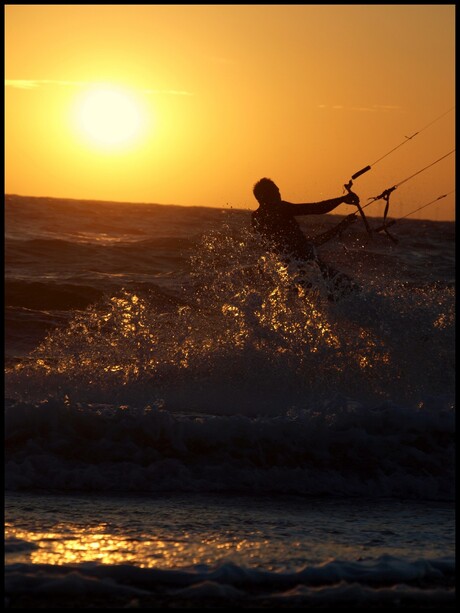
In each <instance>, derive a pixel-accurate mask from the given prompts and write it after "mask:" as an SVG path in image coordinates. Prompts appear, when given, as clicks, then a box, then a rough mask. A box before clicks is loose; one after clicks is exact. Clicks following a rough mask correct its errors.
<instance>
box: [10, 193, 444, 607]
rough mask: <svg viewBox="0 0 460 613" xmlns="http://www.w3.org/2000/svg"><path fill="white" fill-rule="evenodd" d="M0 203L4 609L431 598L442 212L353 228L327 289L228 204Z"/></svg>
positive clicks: (332, 260) (322, 222)
mask: <svg viewBox="0 0 460 613" xmlns="http://www.w3.org/2000/svg"><path fill="white" fill-rule="evenodd" d="M5 220H6V245H5V256H6V262H5V275H6V282H5V299H6V326H5V331H6V374H5V383H6V398H5V424H6V425H5V429H6V473H5V481H6V499H5V500H6V502H5V520H6V537H5V538H6V540H5V548H6V594H7V605H8V606H15V605H16V606H17V605H18V603H19V606H21V603H24V602H27V603H28V604H30V603H31V602H32V603H36V602H37V601H38V600H40V599H42V600H43V599H45V600H46V599H48V600H46V602H50V599H51V600H52V599H56V598H57V599H61V601H62V599H64V601H65V600H66V599H67V601H69V600H72V599H80V601H79V602H80V603H81V602H84V603H85V604H84V605H82V606H88V602H90V603H91V602H93V605H92V606H94V602H95V601H97V603H98V605H97V606H104V605H103V604H101V602H106V603H108V604H106V605H105V606H110V603H111V604H112V605H114V599H115V598H119V599H120V600H119V601H117V602H118V603H120V604H119V606H149V605H148V603H152V602H156V603H157V604H158V603H160V604H165V603H170V602H175V603H176V604H177V603H179V604H180V603H185V602H186V603H188V605H187V606H190V602H195V603H197V604H196V606H211V605H214V606H225V604H226V603H229V602H230V603H239V604H240V605H242V606H246V607H248V606H249V607H251V606H253V607H258V606H268V607H271V606H304V605H318V606H323V605H324V606H330V605H345V604H347V603H348V604H350V603H352V604H355V605H362V606H373V605H375V606H382V605H385V604H388V605H394V606H399V607H400V606H403V605H407V606H433V607H437V608H439V607H440V606H449V607H450V606H453V602H454V601H453V598H454V582H453V578H454V573H455V563H454V507H453V504H454V502H453V501H454V451H453V445H454V442H453V437H454V430H455V427H454V381H455V373H454V325H455V318H454V302H455V271H454V224H453V223H448V222H429V221H423V220H421V221H415V220H401V221H400V222H398V223H397V224H396V225H395V226H393V228H392V230H391V231H392V233H393V234H394V236H395V237H397V239H398V243H394V242H392V241H390V240H388V238H387V237H385V236H383V235H380V234H376V235H374V236H373V237H372V238H371V237H369V236H368V235H367V234H366V232H365V229H364V228H363V227H361V226H360V224H354V225H353V226H352V227H351V228H350V229H349V230H347V232H346V234H345V235H343V236H342V237H341V238H340V240H336V241H331V242H330V243H328V244H327V245H324V246H323V247H322V248H321V249H320V255H321V257H322V258H323V259H324V260H325V261H327V262H328V263H329V264H331V265H333V266H334V267H336V268H337V269H339V270H342V271H344V272H347V273H348V274H350V275H351V276H353V277H354V278H355V279H356V280H357V281H358V282H359V283H360V285H361V287H362V288H363V289H362V291H361V292H360V293H358V294H356V295H353V296H350V297H348V298H347V299H345V300H341V301H337V302H331V301H330V300H328V299H327V295H328V293H329V291H330V288H328V287H327V286H326V284H325V282H324V281H323V280H322V279H321V278H320V277H318V275H317V270H315V269H314V267H311V268H309V269H308V270H307V271H306V274H307V275H308V276H309V279H310V286H311V287H310V288H309V289H308V291H306V290H305V288H304V287H303V286H298V285H296V284H295V283H293V281H292V280H293V278H294V279H295V274H296V269H292V268H291V269H290V267H289V266H286V264H283V263H282V262H280V261H279V260H277V258H276V257H274V256H273V255H271V254H270V253H269V252H268V251H267V250H266V249H265V248H264V246H263V245H261V244H260V243H259V242H258V241H257V238H256V237H254V236H253V235H252V233H251V232H250V212H249V211H235V210H221V209H206V208H200V207H194V208H187V207H174V206H160V205H146V204H145V205H141V204H137V205H136V204H128V203H127V204H122V203H102V202H97V203H91V202H85V201H71V200H68V201H62V200H54V199H46V198H43V199H33V198H23V197H18V196H16V197H15V196H10V197H7V198H6V214H5ZM337 220H338V218H335V217H334V216H331V215H329V216H319V217H318V218H317V219H316V218H315V222H314V223H311V220H310V219H308V222H309V223H308V224H307V223H306V222H304V229H305V231H306V232H307V233H308V232H310V233H311V234H315V233H317V232H319V231H322V230H324V229H326V228H329V227H331V225H333V223H336V222H337ZM371 221H372V220H371ZM375 225H378V221H377V220H375ZM304 273H305V271H304ZM24 598H25V599H27V598H28V599H29V600H28V601H27V600H26V601H24ZM81 599H83V600H81ZM97 599H99V600H97ZM100 599H102V601H101V600H100ZM23 606H27V605H23ZM32 606H34V605H32ZM90 606H91V605H90ZM114 606H116V605H114ZM150 606H152V605H151V604H150Z"/></svg>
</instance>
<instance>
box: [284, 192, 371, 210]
mask: <svg viewBox="0 0 460 613" xmlns="http://www.w3.org/2000/svg"><path fill="white" fill-rule="evenodd" d="M342 203H345V204H354V205H356V204H357V203H359V199H358V196H357V195H356V194H354V193H353V192H349V193H348V194H344V195H343V196H339V197H338V198H331V199H330V200H322V201H321V202H305V203H302V204H294V203H292V202H286V201H284V200H283V201H282V203H281V206H282V207H283V209H284V211H285V212H286V213H290V214H291V215H324V214H325V213H329V212H330V211H333V210H334V209H335V208H336V207H338V206H339V204H342Z"/></svg>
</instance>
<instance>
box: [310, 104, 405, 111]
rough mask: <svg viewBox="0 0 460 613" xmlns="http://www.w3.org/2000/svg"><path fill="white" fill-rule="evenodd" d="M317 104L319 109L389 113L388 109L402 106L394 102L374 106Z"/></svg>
mask: <svg viewBox="0 0 460 613" xmlns="http://www.w3.org/2000/svg"><path fill="white" fill-rule="evenodd" d="M316 106H317V108H318V109H334V110H344V111H358V112H360V113H376V112H383V113H387V112H388V111H399V110H401V107H400V106H396V105H393V104H373V105H372V106H343V104H334V105H328V104H318V105H316Z"/></svg>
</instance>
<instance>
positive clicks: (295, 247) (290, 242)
mask: <svg viewBox="0 0 460 613" xmlns="http://www.w3.org/2000/svg"><path fill="white" fill-rule="evenodd" d="M282 207H283V203H280V205H276V206H271V207H266V206H263V207H259V208H258V209H257V210H256V211H254V213H253V214H252V225H253V228H254V229H255V230H256V231H257V232H258V233H259V234H261V235H262V236H263V237H264V238H265V239H266V240H268V241H269V242H270V243H271V244H272V245H273V247H274V248H275V249H276V250H277V251H278V252H280V253H283V254H285V255H292V256H294V257H295V258H302V259H314V258H315V257H316V251H315V247H314V245H313V244H312V243H311V242H309V241H308V239H307V238H306V236H305V235H304V233H303V232H302V230H301V229H300V226H299V224H298V222H297V220H296V219H295V217H294V215H291V214H290V213H285V212H283V208H282Z"/></svg>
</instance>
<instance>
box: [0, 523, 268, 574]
mask: <svg viewBox="0 0 460 613" xmlns="http://www.w3.org/2000/svg"><path fill="white" fill-rule="evenodd" d="M5 537H6V539H20V540H22V541H26V542H27V543H29V544H32V547H33V549H31V550H30V551H27V552H22V551H21V552H18V553H10V554H8V556H9V562H10V563H13V562H14V561H18V562H19V561H24V559H25V557H27V558H28V560H30V562H31V563H32V564H52V565H56V566H63V565H68V564H81V563H84V562H98V563H100V564H130V563H135V564H136V566H139V567H141V568H155V567H157V568H165V569H167V568H174V567H178V566H182V567H183V566H189V565H194V564H203V563H204V564H213V563H214V562H215V560H216V559H219V558H222V557H226V556H230V555H232V554H237V555H243V556H245V557H246V558H247V557H249V558H253V557H256V556H257V555H258V554H259V553H260V551H261V549H262V548H264V547H265V546H266V545H267V544H268V541H267V540H265V539H263V538H262V537H261V536H260V535H259V534H258V533H255V534H254V535H253V538H250V539H249V538H238V537H237V536H235V535H233V534H226V533H225V532H223V533H222V534H219V535H215V534H209V535H206V536H203V535H202V537H201V538H200V540H199V541H198V539H197V538H196V537H195V538H193V537H192V536H191V535H189V534H188V533H187V532H184V533H183V534H182V535H181V536H180V537H179V538H176V539H168V538H165V537H164V536H163V537H162V538H160V537H159V535H155V534H142V533H140V534H136V538H132V537H131V536H130V535H129V534H115V533H113V532H111V531H110V528H109V525H108V524H106V523H101V524H99V525H94V526H87V525H85V526H81V525H79V524H67V523H66V524H65V525H64V524H57V525H56V526H55V529H54V530H50V531H43V532H40V531H28V530H23V529H19V528H15V527H13V526H9V525H8V524H7V525H6V530H5Z"/></svg>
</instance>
